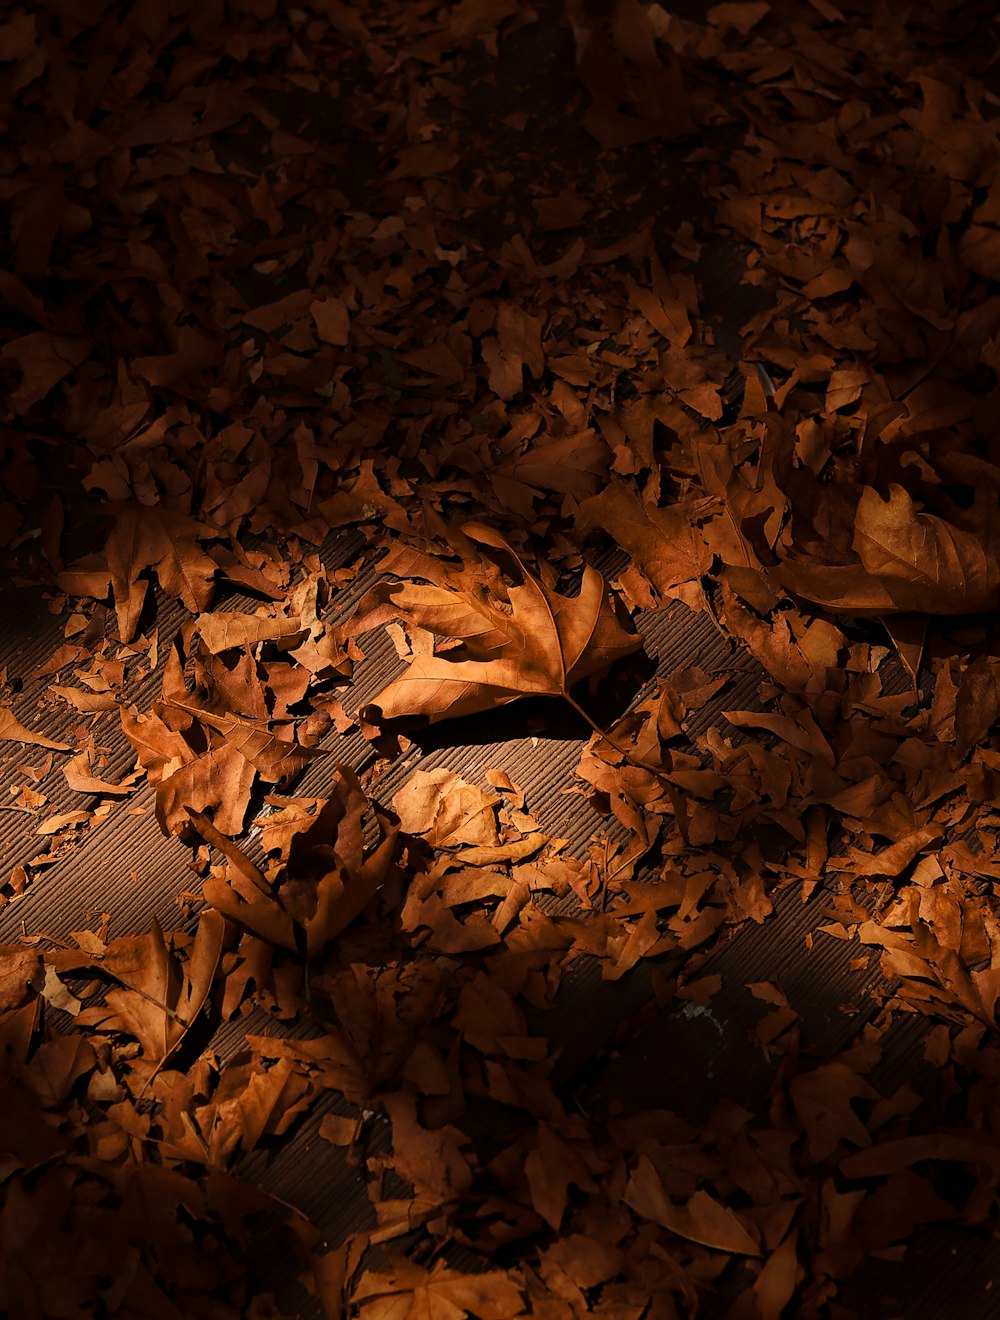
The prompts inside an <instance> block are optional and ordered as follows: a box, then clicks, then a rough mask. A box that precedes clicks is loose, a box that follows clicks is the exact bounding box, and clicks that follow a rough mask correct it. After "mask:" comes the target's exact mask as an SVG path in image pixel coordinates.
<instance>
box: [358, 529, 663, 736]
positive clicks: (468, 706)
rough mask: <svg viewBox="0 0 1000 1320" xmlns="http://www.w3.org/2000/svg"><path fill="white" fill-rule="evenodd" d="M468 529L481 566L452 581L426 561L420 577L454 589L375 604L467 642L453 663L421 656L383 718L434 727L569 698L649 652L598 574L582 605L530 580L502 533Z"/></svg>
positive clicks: (384, 700)
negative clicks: (542, 699) (532, 698)
mask: <svg viewBox="0 0 1000 1320" xmlns="http://www.w3.org/2000/svg"><path fill="white" fill-rule="evenodd" d="M462 530H463V532H464V534H465V535H466V536H467V537H468V538H469V539H470V540H471V541H473V542H475V543H477V544H478V545H479V546H481V547H484V558H483V561H482V562H481V563H480V564H479V565H470V566H469V567H467V568H464V569H461V570H457V571H451V572H449V571H448V570H446V569H443V567H442V566H440V565H439V564H437V563H435V561H433V560H431V559H430V557H429V556H423V557H422V558H421V561H420V562H419V563H418V568H417V572H418V575H419V576H429V575H431V574H433V575H434V576H435V577H436V578H438V579H440V580H443V582H444V583H445V585H443V586H439V585H429V586H420V585H418V584H416V583H412V582H403V583H399V584H397V585H395V586H388V587H384V588H381V589H376V590H377V593H378V594H377V595H375V597H374V598H373V599H374V600H375V601H377V602H386V604H385V605H384V606H383V608H382V610H381V611H380V613H381V617H382V618H386V617H390V618H391V617H393V616H396V617H399V618H403V619H406V620H407V621H409V622H411V623H414V624H416V625H417V626H418V627H421V628H426V629H428V630H429V631H431V632H433V633H434V634H435V636H437V637H448V638H456V639H458V640H459V642H460V644H459V645H458V646H456V647H454V648H451V649H449V650H448V651H446V652H445V653H443V654H435V655H417V656H415V657H414V659H413V661H412V663H411V664H410V667H409V669H408V670H407V672H406V674H405V675H404V676H403V677H402V678H399V679H397V680H396V681H395V682H393V683H390V684H389V686H388V687H387V688H385V689H384V690H383V691H382V692H380V693H379V695H378V696H377V697H376V698H375V700H374V703H373V704H374V706H376V707H377V708H378V710H379V712H380V713H381V716H382V718H383V719H396V718H399V717H401V716H410V715H417V716H423V717H425V718H426V719H427V720H428V721H430V722H434V721H436V720H442V719H448V718H451V717H454V716H457V715H468V714H472V713H473V712H476V711H482V710H490V709H492V708H493V707H495V706H502V705H505V704H506V703H507V702H510V701H516V700H517V698H518V697H522V696H528V695H546V696H566V695H568V693H569V690H570V688H571V687H572V686H573V685H574V684H575V683H577V682H578V681H579V680H580V679H582V678H587V677H589V676H590V675H592V674H597V673H601V672H603V671H604V670H606V669H607V668H608V667H609V666H610V665H611V664H613V663H614V661H615V660H617V659H619V658H621V657H622V656H625V655H629V654H631V653H632V652H633V651H636V650H637V649H638V648H639V647H640V646H641V645H642V642H641V639H640V638H639V636H638V634H637V633H635V632H634V631H631V630H630V629H627V628H626V627H625V625H624V623H623V621H622V619H621V618H620V617H619V614H618V611H617V610H616V608H615V607H614V606H613V605H612V603H611V601H610V599H609V597H608V592H607V587H606V585H605V582H604V579H603V578H602V577H601V575H600V573H598V572H597V571H596V570H595V569H592V568H586V569H585V570H584V575H583V582H582V585H581V589H580V594H579V595H578V596H576V597H573V598H570V597H568V596H562V595H560V594H559V593H558V592H556V591H555V590H554V589H553V588H551V587H547V586H544V585H543V584H542V583H541V582H540V581H539V580H538V579H537V578H536V577H534V576H533V575H532V574H531V573H529V572H528V570H527V568H526V567H525V566H524V563H523V561H522V560H521V558H520V557H519V556H518V555H517V553H516V552H515V551H514V550H513V549H512V547H511V546H510V544H509V543H508V542H507V541H506V540H505V539H504V537H502V536H501V535H500V534H499V533H498V532H494V531H493V530H492V529H490V528H488V527H484V526H482V525H481V524H474V523H470V524H467V525H466V526H465V527H464V528H463V529H462ZM498 565H500V566H502V567H503V569H504V570H505V571H506V573H507V574H509V581H510V585H508V583H507V581H505V579H504V578H503V577H502V576H501V573H500V571H499V570H498ZM389 567H391V564H390V565H389ZM363 617H364V616H363Z"/></svg>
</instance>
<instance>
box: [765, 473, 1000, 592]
mask: <svg viewBox="0 0 1000 1320" xmlns="http://www.w3.org/2000/svg"><path fill="white" fill-rule="evenodd" d="M990 516H992V518H993V520H994V521H995V517H996V514H995V511H994V512H993V514H992V515H989V514H985V515H984V518H983V519H982V520H981V521H983V524H984V526H985V525H987V524H986V522H985V519H986V518H989V517H990ZM994 536H995V533H991V535H990V538H989V539H988V538H987V537H986V536H985V535H983V536H981V535H977V534H975V533H973V532H971V531H967V530H964V529H963V528H960V527H956V526H954V525H953V524H951V523H948V522H946V521H945V520H944V519H943V518H939V517H937V516H936V515H935V514H930V513H920V512H918V511H917V507H916V505H915V504H914V502H913V500H912V498H911V497H910V495H909V494H908V493H907V492H906V490H904V488H903V487H902V486H899V485H891V486H890V487H889V495H888V497H887V498H886V499H882V497H881V496H880V495H879V494H878V492H877V491H875V490H874V489H872V487H871V486H865V487H863V488H862V491H861V498H860V499H859V501H858V507H857V513H856V519H855V526H854V539H853V547H854V550H855V552H856V553H857V555H858V560H859V562H858V563H856V564H849V565H843V566H834V565H824V564H817V563H807V562H806V561H805V560H793V559H785V560H784V561H783V562H782V563H781V564H779V565H778V566H777V567H775V568H773V569H772V570H771V572H772V574H773V575H774V577H775V578H777V580H778V581H779V582H781V584H782V585H783V586H785V587H787V588H788V590H790V591H794V592H796V593H797V594H798V595H800V596H805V597H806V598H807V599H808V600H813V601H816V602H818V603H819V604H821V605H825V606H827V607H828V608H829V609H834V610H843V611H845V612H847V613H856V614H875V613H885V612H887V611H893V612H905V613H910V612H915V613H922V614H973V613H976V612H977V611H979V610H991V609H993V608H995V606H996V603H997V599H998V595H1000V561H998V559H997V555H996V552H995V549H994V541H993V537H994Z"/></svg>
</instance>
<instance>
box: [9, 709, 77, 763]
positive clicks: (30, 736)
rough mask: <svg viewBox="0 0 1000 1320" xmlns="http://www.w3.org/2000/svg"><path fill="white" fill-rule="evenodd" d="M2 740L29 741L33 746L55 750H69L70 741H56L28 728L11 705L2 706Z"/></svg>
mask: <svg viewBox="0 0 1000 1320" xmlns="http://www.w3.org/2000/svg"><path fill="white" fill-rule="evenodd" d="M0 742H19V743H27V744H28V745H29V746H31V747H48V748H49V749H50V750H51V751H53V752H68V751H69V743H63V742H55V741H53V739H51V738H46V737H45V736H44V735H43V734H41V733H35V731H34V730H33V729H28V728H26V727H25V726H24V725H23V724H22V723H21V721H20V720H19V719H18V718H17V716H16V715H15V714H14V712H13V711H12V710H11V709H10V707H9V706H0Z"/></svg>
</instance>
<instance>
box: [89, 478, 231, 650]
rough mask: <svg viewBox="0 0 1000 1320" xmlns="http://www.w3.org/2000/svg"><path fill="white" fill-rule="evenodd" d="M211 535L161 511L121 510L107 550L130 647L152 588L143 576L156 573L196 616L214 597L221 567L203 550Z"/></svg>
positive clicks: (191, 520) (125, 638)
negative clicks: (204, 539)
mask: <svg viewBox="0 0 1000 1320" xmlns="http://www.w3.org/2000/svg"><path fill="white" fill-rule="evenodd" d="M211 534H212V532H211V529H210V528H208V527H205V526H204V525H203V524H202V523H199V522H197V521H196V520H195V519H194V518H189V517H187V516H186V515H184V514H180V513H172V512H170V511H169V510H167V509H161V508H159V507H156V506H154V507H146V506H139V505H134V504H127V505H124V506H120V507H119V508H118V510H117V517H116V521H115V526H114V528H113V530H112V532H111V535H110V536H109V537H108V541H107V545H106V547H105V554H106V555H107V562H108V568H109V570H110V572H111V586H112V589H113V591H114V596H115V609H116V611H117V614H118V632H119V636H120V637H121V640H122V641H123V642H130V641H132V639H133V638H134V637H135V635H136V632H137V631H138V627H139V615H140V614H141V612H142V606H143V602H144V600H145V598H146V586H147V583H146V582H145V580H143V579H142V578H141V577H140V574H141V573H142V572H144V570H145V569H147V568H153V569H155V570H156V575H157V577H158V578H159V580H160V586H161V587H162V588H163V589H164V591H166V592H168V593H169V594H170V595H172V596H176V597H177V598H178V599H179V600H180V601H181V602H182V603H183V604H184V606H185V608H187V609H188V610H190V611H191V612H192V613H197V612H198V611H199V610H203V609H204V608H205V607H206V606H207V605H208V602H209V600H210V599H211V596H212V584H213V581H214V579H215V573H216V569H217V565H216V563H215V561H214V560H213V559H210V558H209V557H208V555H206V554H205V553H204V551H203V550H202V549H201V548H200V547H199V545H198V537H199V536H206V535H211Z"/></svg>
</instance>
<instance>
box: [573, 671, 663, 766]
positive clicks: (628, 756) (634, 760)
mask: <svg viewBox="0 0 1000 1320" xmlns="http://www.w3.org/2000/svg"><path fill="white" fill-rule="evenodd" d="M563 698H564V700H566V701H567V702H569V704H570V705H571V706H572V707H573V709H574V710H575V711H576V713H577V714H578V715H579V716H580V717H581V718H582V719H585V720H586V721H587V723H588V724H589V725H590V727H591V728H592V729H593V730H594V732H595V733H596V734H597V736H598V737H599V738H603V739H604V741H605V742H606V743H608V744H610V746H612V747H613V748H614V749H615V751H616V752H618V754H619V755H620V756H624V758H625V760H626V761H630V762H631V764H632V765H635V766H638V767H639V768H640V769H641V770H648V771H649V773H650V774H651V775H656V777H657V779H662V780H664V781H665V782H669V781H668V780H667V773H666V771H665V770H664V769H663V767H662V766H655V765H651V764H650V762H649V761H644V760H642V758H641V757H639V756H634V755H633V754H632V753H631V752H630V751H628V749H627V748H625V747H622V745H621V744H620V743H617V742H615V740H614V738H612V737H611V735H610V733H605V731H604V730H603V729H602V728H601V726H600V725H599V724H598V723H596V721H594V720H592V719H591V718H590V716H589V715H588V714H587V712H586V711H585V710H584V709H583V707H582V706H581V705H580V703H579V702H578V701H574V700H573V698H572V697H571V696H570V695H569V693H568V692H564V693H563ZM671 787H672V785H671Z"/></svg>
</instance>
